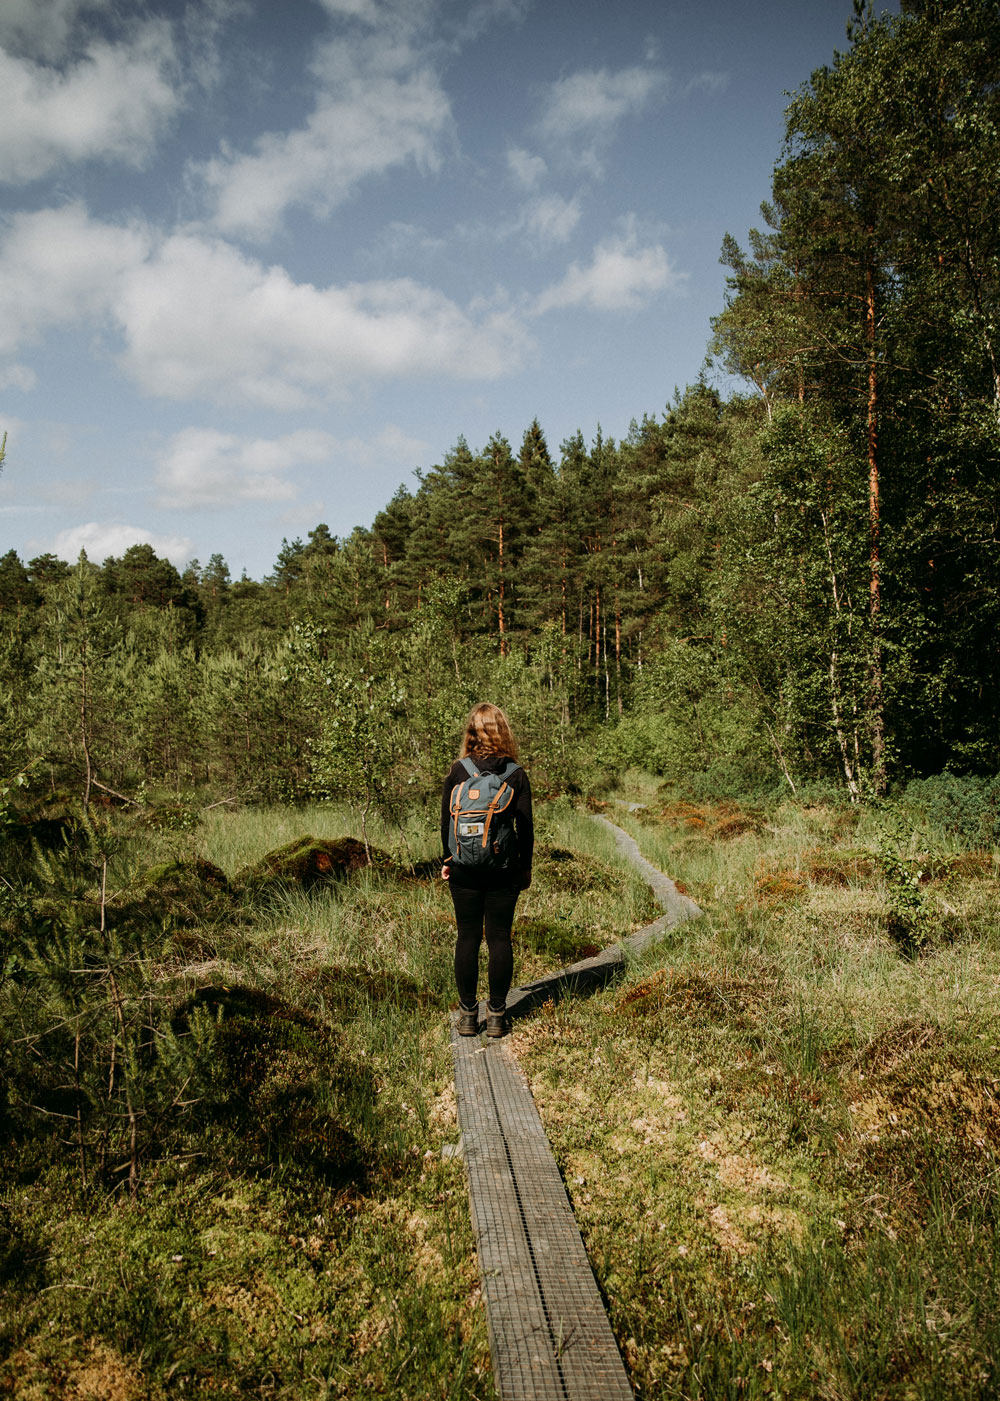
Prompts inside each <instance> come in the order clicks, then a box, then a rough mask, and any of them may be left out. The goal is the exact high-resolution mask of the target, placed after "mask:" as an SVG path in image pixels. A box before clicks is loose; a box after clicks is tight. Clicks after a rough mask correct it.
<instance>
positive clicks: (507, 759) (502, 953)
mask: <svg viewBox="0 0 1000 1401" xmlns="http://www.w3.org/2000/svg"><path fill="white" fill-rule="evenodd" d="M517 757H518V756H517V741H516V740H515V738H514V736H513V735H512V734H511V729H510V724H509V722H508V720H507V717H506V715H505V714H504V713H503V711H502V710H501V709H500V708H499V707H498V706H495V705H490V704H489V703H488V702H484V703H483V704H481V705H476V706H473V708H472V710H471V711H470V712H469V718H468V720H467V722H466V726H465V739H464V741H463V743H462V752H461V754H460V755H459V757H458V759H457V760H456V761H455V763H454V764H452V766H451V770H450V771H449V774H448V777H447V778H446V779H445V781H444V792H443V794H442V796H441V845H442V847H443V849H444V861H443V864H442V866H441V878H442V880H446V881H447V882H448V887H449V889H450V890H451V898H452V902H453V904H454V906H455V922H456V924H457V926H458V934H457V938H456V940H455V983H456V985H457V987H458V1002H459V1012H458V1031H459V1035H460V1036H475V1035H476V1033H477V1032H478V1030H479V994H478V990H477V985H478V981H479V946H480V944H481V943H482V940H483V935H484V934H485V936H486V944H487V948H488V949H489V972H488V979H489V1001H488V1002H487V1004H486V1035H487V1036H502V1035H503V1033H504V1013H505V1011H506V1006H507V993H508V992H509V991H510V981H511V976H512V974H513V971H514V951H513V949H512V947H511V942H510V930H511V925H512V924H513V922H514V906H515V905H516V904H517V897H518V895H519V894H520V892H521V891H522V890H527V888H528V886H529V885H530V884H531V856H532V851H533V849H534V844H535V829H534V824H533V822H532V818H531V785H530V783H529V782H528V775H527V774H526V773H525V772H524V770H523V769H522V768H520V767H519V766H516V765H517ZM467 760H468V761H471V769H472V773H470V765H469V764H468V763H466V762H465V761H467ZM477 772H478V773H480V774H496V775H503V777H504V781H505V782H506V784H507V785H508V788H509V789H511V790H513V798H512V800H511V801H510V802H509V804H508V805H507V806H506V808H505V810H504V811H503V813H502V816H500V817H498V819H497V822H498V829H499V826H500V824H502V823H505V822H507V823H509V822H512V823H513V842H512V843H511V844H510V846H511V850H510V853H509V855H508V856H507V857H505V858H504V859H505V861H506V864H505V865H503V866H497V865H472V864H470V863H469V862H468V861H466V860H463V859H462V855H461V852H459V854H458V855H457V856H456V855H454V854H453V852H452V840H453V826H454V822H455V818H454V814H453V812H452V794H453V792H454V791H455V789H457V788H458V787H459V785H460V784H466V783H469V784H471V783H472V781H473V779H472V774H474V773H477ZM509 797H510V794H509V793H505V794H504V795H503V796H502V797H501V799H500V803H499V804H498V809H499V807H500V804H502V803H504V802H506V800H507V799H508V798H509ZM460 798H461V795H459V799H460ZM488 825H489V824H487V826H488ZM480 830H481V828H480ZM484 845H485V843H484Z"/></svg>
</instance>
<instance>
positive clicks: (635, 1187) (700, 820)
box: [514, 785, 1000, 1401]
mask: <svg viewBox="0 0 1000 1401" xmlns="http://www.w3.org/2000/svg"><path fill="white" fill-rule="evenodd" d="M622 796H623V798H624V799H626V800H631V801H633V802H641V803H642V804H643V807H642V808H640V809H637V810H635V811H633V812H629V811H628V808H627V807H625V806H622V805H614V806H613V807H612V808H611V809H610V815H612V816H613V817H615V819H616V820H617V821H619V822H620V823H621V824H622V825H624V826H626V827H627V828H629V830H631V831H632V832H633V834H634V835H635V836H636V838H637V840H638V841H639V843H640V846H641V848H642V850H643V853H644V855H646V856H647V858H648V859H649V860H651V861H653V862H654V864H656V865H658V866H660V867H661V868H662V869H665V870H667V871H668V872H669V873H670V874H672V875H674V876H675V877H676V878H677V879H678V880H679V881H680V882H681V884H682V886H683V887H684V888H685V889H687V890H688V891H689V893H690V894H691V895H693V896H694V898H695V899H696V900H698V902H699V903H700V904H701V906H702V908H703V910H704V911H705V916H704V918H703V919H701V920H699V921H696V922H694V923H692V924H689V925H686V926H684V927H682V928H681V929H679V930H677V931H675V932H674V933H673V934H672V935H671V936H670V937H669V938H668V940H667V941H666V943H665V944H663V945H661V946H660V948H659V950H657V951H654V952H653V953H651V954H649V955H647V956H646V957H645V958H644V959H642V960H640V961H639V962H638V963H636V964H635V965H633V966H632V967H631V969H630V970H629V973H628V976H627V978H626V979H625V981H624V983H622V984H619V985H618V986H616V987H614V988H609V989H606V990H605V991H603V992H601V993H599V994H597V995H596V996H594V997H592V998H591V999H589V1000H587V1001H585V1002H584V1001H581V1002H577V1003H572V1004H571V1003H560V1004H559V1005H558V1006H557V1007H549V1008H548V1009H546V1011H545V1012H544V1013H543V1014H542V1015H540V1016H539V1017H538V1018H536V1019H535V1020H534V1021H533V1022H530V1023H525V1024H522V1025H521V1026H519V1027H518V1029H517V1030H516V1032H515V1035H514V1040H515V1045H516V1048H517V1050H518V1053H519V1055H520V1057H521V1059H522V1062H523V1063H524V1065H525V1066H526V1068H527V1069H528V1071H529V1074H530V1076H531V1081H532V1088H533V1091H534V1093H535V1097H536V1100H537V1101H538V1103H539V1107H540V1110H541V1113H542V1117H543V1121H544V1123H545V1125H546V1129H547V1131H548V1133H549V1136H550V1139H551V1141H552V1143H553V1146H554V1150H555V1152H556V1156H557V1159H558V1160H559V1162H560V1166H561V1168H562V1170H563V1173H564V1176H565V1180H566V1183H567V1187H568V1190H569V1192H570V1196H571V1198H572V1201H573V1205H574V1209H575V1211H576V1215H577V1219H578V1221H579V1223H580V1225H581V1229H582V1230H583V1233H584V1237H585V1239H586V1242H587V1246H588V1250H589V1252H590V1256H591V1259H592V1261H593V1263H594V1265H595V1270H596V1273H597V1275H598V1279H599V1282H600V1284H601V1287H602V1289H603V1290H604V1293H605V1296H606V1299H607V1301H608V1306H609V1312H610V1315H611V1318H612V1322H613V1326H614V1328H615V1331H616V1334H617V1336H618V1339H619V1343H620V1345H621V1347H622V1351H623V1354H624V1356H625V1358H626V1361H627V1364H628V1367H629V1370H630V1373H631V1377H632V1381H633V1384H634V1386H635V1387H636V1391H637V1394H638V1395H639V1396H640V1397H650V1398H651V1397H658V1398H659V1397H670V1396H674V1397H678V1398H689V1397H757V1396H761V1397H763V1396H781V1397H789V1398H791V1397H803V1398H806V1397H830V1398H838V1401H839V1398H848V1397H850V1398H859V1399H860V1398H871V1397H887V1398H888V1397H893V1398H895V1397H899V1398H904V1397H905V1398H911V1397H970V1398H971V1397H989V1396H996V1395H997V1394H998V1393H1000V1303H998V1290H997V1266H998V1262H1000V1213H998V1195H997V1184H998V1181H1000V1175H998V1174H1000V1056H998V1046H1000V1010H998V1009H1000V999H998V992H1000V932H998V922H1000V921H998V916H1000V892H998V886H997V881H996V871H997V865H996V860H995V855H994V854H993V853H980V854H970V853H968V852H965V851H963V850H962V849H961V847H960V845H959V844H957V843H955V842H954V841H953V840H951V839H949V838H947V837H946V836H945V835H944V834H942V833H938V832H935V831H933V830H931V829H924V830H920V829H917V830H908V831H906V833H905V834H904V836H903V840H902V843H901V841H900V832H899V825H898V823H895V825H893V823H892V822H887V818H886V815H885V814H884V813H882V814H879V813H871V812H869V813H864V814H860V813H857V812H852V811H849V810H847V811H845V810H840V809H835V808H830V807H805V806H799V805H796V804H791V803H790V804H786V805H784V806H782V807H780V808H777V809H775V810H773V811H769V812H767V813H762V812H753V811H746V810H743V809H740V808H739V807H738V806H737V805H735V804H702V805H695V804H690V803H684V802H678V801H676V800H673V801H671V800H669V798H667V799H665V798H663V797H660V796H659V795H657V794H655V793H654V792H651V791H650V788H649V786H648V785H647V786H646V788H645V790H640V791H638V792H637V791H636V790H632V791H631V792H629V791H626V792H625V793H624V794H623V795H622ZM890 816H891V815H890ZM887 827H888V828H889V829H890V830H888V834H887ZM890 841H891V843H892V857H893V859H892V860H891V861H887V860H885V859H884V853H885V850H886V845H887V842H890ZM901 881H906V882H907V884H906V887H905V890H904V894H905V896H906V899H907V900H908V901H909V902H910V904H909V905H907V906H904V907H903V908H904V913H906V912H908V911H909V910H910V906H912V907H913V909H915V910H916V915H913V914H912V913H908V918H910V919H911V920H914V921H915V923H916V928H917V932H918V934H919V936H920V937H919V939H917V940H915V941H914V940H911V941H910V942H909V943H907V942H906V941H901V940H900V938H899V936H898V933H895V932H894V929H895V926H894V923H893V921H894V920H896V919H898V918H899V917H900V915H899V911H900V909H901V897H900V893H899V890H898V888H897V886H898V884H899V883H900V882H901ZM912 891H916V893H917V896H916V903H915V904H914V901H913V897H912V895H911V892H912Z"/></svg>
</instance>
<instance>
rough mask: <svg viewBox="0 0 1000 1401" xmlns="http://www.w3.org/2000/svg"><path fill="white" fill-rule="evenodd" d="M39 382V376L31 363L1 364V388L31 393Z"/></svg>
mask: <svg viewBox="0 0 1000 1401" xmlns="http://www.w3.org/2000/svg"><path fill="white" fill-rule="evenodd" d="M37 383H38V376H37V375H36V374H35V372H34V370H33V369H31V367H30V366H29V365H18V364H17V363H14V364H11V365H0V389H19V390H20V391H21V393H22V394H27V393H29V392H30V391H31V390H32V389H34V387H35V385H36V384H37Z"/></svg>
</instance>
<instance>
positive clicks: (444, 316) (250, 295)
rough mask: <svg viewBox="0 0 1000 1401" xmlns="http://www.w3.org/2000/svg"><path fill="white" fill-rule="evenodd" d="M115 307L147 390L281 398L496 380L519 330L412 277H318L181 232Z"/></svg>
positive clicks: (294, 402)
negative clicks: (423, 381)
mask: <svg viewBox="0 0 1000 1401" xmlns="http://www.w3.org/2000/svg"><path fill="white" fill-rule="evenodd" d="M116 311H117V315H118V318H119V320H120V322H121V324H122V328H123V331H124V335H125V342H126V348H125V352H124V354H123V356H122V363H123V365H124V366H125V368H126V369H127V370H128V372H129V373H130V374H131V375H132V376H133V377H134V378H135V379H136V380H138V382H139V383H140V384H141V385H142V387H143V388H144V389H146V390H147V391H148V392H149V393H153V394H162V395H165V396H167V397H169V398H187V397H196V398H200V397H207V398H211V399H216V400H220V401H244V402H247V403H253V404H260V405H265V406H268V407H271V408H278V409H283V408H296V407H300V406H301V405H303V404H304V403H306V402H307V401H308V400H309V399H310V398H312V397H315V396H317V395H318V396H320V397H324V398H328V397H331V396H343V395H344V394H345V393H346V392H347V391H348V390H349V389H350V388H352V387H354V386H356V385H357V384H358V383H359V382H362V381H365V380H369V379H394V378H398V377H406V378H409V377H414V376H424V375H445V376H454V377H456V378H459V379H479V378H484V379H493V378H496V377H498V376H500V375H502V374H504V373H506V372H507V371H508V370H509V369H510V368H511V367H512V365H513V364H514V363H517V362H518V361H519V360H520V358H521V351H522V341H523V333H522V332H521V331H520V329H519V328H518V326H517V325H516V324H515V322H514V321H513V318H512V317H511V316H510V315H509V313H505V312H503V311H500V312H495V313H492V314H491V313H489V312H487V313H486V314H484V315H482V316H473V315H471V314H470V313H468V312H466V311H463V310H462V309H461V308H460V307H459V306H457V305H456V303H455V302H453V301H451V300H450V299H449V298H448V297H446V296H445V295H444V294H443V293H441V292H438V291H435V290H434V289H432V288H428V287H425V286H422V285H421V284H419V283H417V282H414V281H412V280H410V279H408V278H398V279H394V280H391V281H375V282H364V283H350V284H348V285H346V286H341V287H336V286H335V287H326V288H320V287H315V286H313V285H312V284H311V283H297V282H295V281H293V279H292V278H291V277H290V276H289V274H288V273H287V272H286V271H285V269H284V268H282V267H278V266H271V267H265V266H264V265H263V264H262V263H260V262H257V261H256V260H253V259H250V258H247V257H245V256H244V255H242V254H241V253H239V252H237V251H236V250H235V249H234V248H232V247H231V246H229V245H227V244H224V243H221V242H210V241H207V240H205V239H203V238H198V237H192V236H185V235H175V236H173V237H172V238H169V239H167V240H166V242H165V243H164V244H163V246H162V247H161V248H160V249H159V250H158V252H157V254H156V255H155V256H154V257H153V258H152V259H150V260H147V261H146V262H144V263H142V264H141V265H139V266H137V267H135V268H134V269H132V270H130V273H129V275H128V276H127V277H126V279H125V281H124V285H123V287H122V288H121V290H120V292H119V295H118V300H117V307H116Z"/></svg>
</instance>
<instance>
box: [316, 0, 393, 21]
mask: <svg viewBox="0 0 1000 1401" xmlns="http://www.w3.org/2000/svg"><path fill="white" fill-rule="evenodd" d="M320 4H321V5H322V6H323V9H324V10H326V11H327V13H328V14H331V15H334V16H336V17H338V18H347V19H361V20H364V21H365V22H366V23H367V24H377V23H378V21H379V8H378V6H377V5H376V4H375V0H320Z"/></svg>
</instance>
